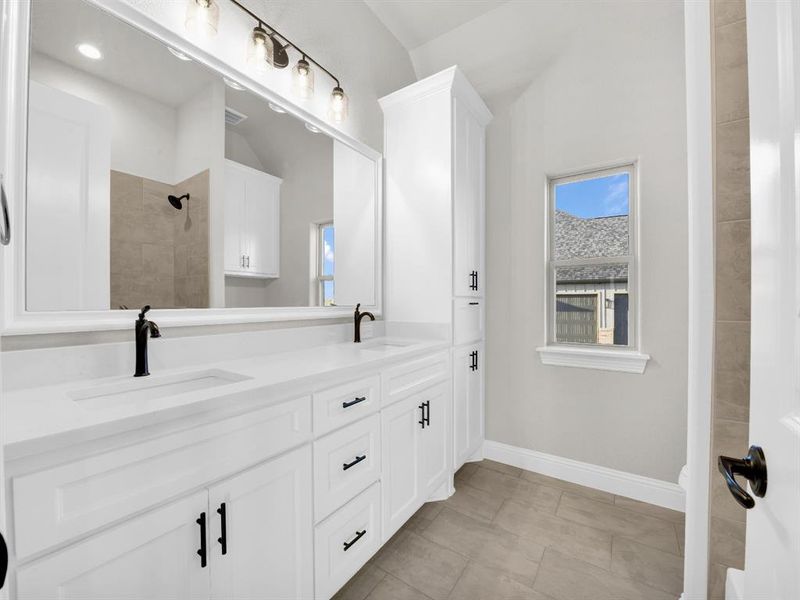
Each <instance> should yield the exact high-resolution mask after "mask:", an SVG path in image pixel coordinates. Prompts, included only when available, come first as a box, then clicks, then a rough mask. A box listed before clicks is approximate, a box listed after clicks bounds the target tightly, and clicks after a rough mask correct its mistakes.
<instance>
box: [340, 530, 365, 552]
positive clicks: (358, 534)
mask: <svg viewBox="0 0 800 600" xmlns="http://www.w3.org/2000/svg"><path fill="white" fill-rule="evenodd" d="M365 533H367V530H366V529H364V530H363V531H357V532H356V537H354V538H353V541H352V542H345V543H344V551H345V552H347V551H348V550H350V548H351V547H352V546H353V544H355V543H356V542H357V541H358V540H360V539H361V538H362V537H364V534H365Z"/></svg>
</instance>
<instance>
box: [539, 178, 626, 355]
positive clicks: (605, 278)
mask: <svg viewBox="0 0 800 600" xmlns="http://www.w3.org/2000/svg"><path fill="white" fill-rule="evenodd" d="M635 177H636V173H635V169H634V166H633V165H625V166H621V167H618V168H613V169H605V170H602V171H592V172H588V173H582V174H579V175H571V176H568V177H557V178H553V179H551V180H550V182H549V208H550V228H549V235H550V239H549V268H548V281H549V286H548V307H549V308H548V323H549V330H548V343H549V344H550V345H582V346H600V347H616V348H627V349H632V348H633V347H634V346H635V345H636V344H635V337H634V322H635V321H634V319H633V308H634V307H635V298H634V296H633V295H634V292H635V286H634V285H633V283H634V282H633V277H634V274H635V269H634V265H635V259H636V257H635V252H634V249H635V247H636V246H635V239H636V235H635V234H636V231H635V223H636V221H635V219H634V218H633V217H634V214H635V201H636V198H635V194H636V181H635Z"/></svg>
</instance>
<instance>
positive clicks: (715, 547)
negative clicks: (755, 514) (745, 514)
mask: <svg viewBox="0 0 800 600" xmlns="http://www.w3.org/2000/svg"><path fill="white" fill-rule="evenodd" d="M745 528H746V525H745V524H744V523H743V522H741V521H739V522H737V521H729V520H727V519H722V518H719V517H711V526H710V529H709V534H710V540H709V547H710V554H709V558H710V560H711V562H712V563H716V564H720V565H725V566H728V567H733V568H735V569H744V546H745Z"/></svg>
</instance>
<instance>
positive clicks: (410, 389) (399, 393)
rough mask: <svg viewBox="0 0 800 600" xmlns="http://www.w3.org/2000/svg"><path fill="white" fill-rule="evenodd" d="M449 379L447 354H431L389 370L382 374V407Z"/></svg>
mask: <svg viewBox="0 0 800 600" xmlns="http://www.w3.org/2000/svg"><path fill="white" fill-rule="evenodd" d="M449 378H450V359H449V356H448V354H447V352H440V353H438V354H431V355H430V356H426V357H424V358H420V359H419V360H415V361H413V362H410V363H406V364H404V365H402V366H399V367H395V368H393V369H389V370H388V371H386V372H385V373H384V374H383V394H382V396H381V401H382V403H383V406H389V405H390V404H393V403H395V402H397V401H398V400H402V399H403V398H406V397H408V396H409V395H411V394H413V393H415V392H418V391H420V390H423V389H425V388H427V387H430V386H431V385H434V384H436V383H439V382H440V381H445V380H447V379H449Z"/></svg>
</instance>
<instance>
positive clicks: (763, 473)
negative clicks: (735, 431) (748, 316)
mask: <svg viewBox="0 0 800 600" xmlns="http://www.w3.org/2000/svg"><path fill="white" fill-rule="evenodd" d="M717 468H718V469H719V472H720V473H722V475H723V476H724V477H725V482H726V483H727V484H728V490H730V492H731V495H732V496H733V498H734V500H736V501H737V502H738V503H739V504H741V505H742V506H743V507H745V508H753V507H754V506H755V505H756V501H755V500H753V497H752V496H751V495H750V494H748V493H747V492H746V491H745V490H744V488H742V486H740V485H739V482H737V481H736V475H741V476H742V477H744V478H745V479H747V480H748V481H749V482H750V488H751V489H752V490H753V493H754V494H755V495H756V496H758V497H759V498H763V497H764V495H765V494H766V493H767V459H766V458H765V457H764V451H763V450H762V449H761V448H760V447H759V446H750V451H749V452H748V454H747V456H745V457H744V458H731V457H730V456H720V457H719V459H718V460H717Z"/></svg>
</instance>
